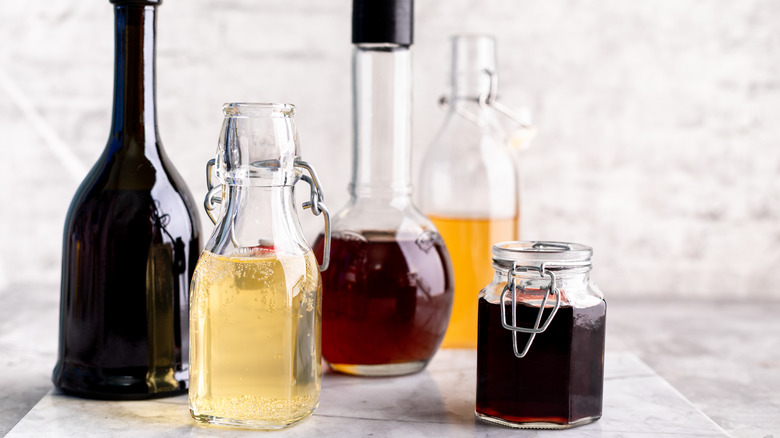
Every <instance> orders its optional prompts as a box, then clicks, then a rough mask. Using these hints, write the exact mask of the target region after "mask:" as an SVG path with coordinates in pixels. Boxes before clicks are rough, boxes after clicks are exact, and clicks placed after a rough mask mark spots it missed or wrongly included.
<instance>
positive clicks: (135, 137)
mask: <svg viewBox="0 0 780 438" xmlns="http://www.w3.org/2000/svg"><path fill="white" fill-rule="evenodd" d="M156 9H157V8H156V6H150V5H134V4H123V5H116V6H114V19H115V40H114V50H115V52H114V107H113V116H112V125H111V142H110V144H111V150H112V151H116V150H117V149H120V148H130V147H133V146H134V145H137V146H141V147H143V146H145V145H151V146H152V147H153V148H154V149H156V147H157V145H156V143H157V142H156V141H155V140H156V138H157V114H156V110H155V104H156V101H155V100H156V96H155V30H156V12H157V11H156Z"/></svg>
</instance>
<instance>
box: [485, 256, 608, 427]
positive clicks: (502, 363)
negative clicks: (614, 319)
mask: <svg viewBox="0 0 780 438" xmlns="http://www.w3.org/2000/svg"><path fill="white" fill-rule="evenodd" d="M591 255H592V250H591V248H590V247H587V246H585V245H580V244H574V243H563V242H502V243H498V244H496V245H494V246H493V268H494V269H495V275H494V278H493V281H492V282H491V283H490V284H488V285H487V286H486V287H485V288H483V289H482V290H481V291H480V293H479V299H478V313H479V323H478V325H479V329H478V330H479V333H478V347H477V382H478V383H477V401H476V409H475V412H476V415H477V417H478V418H479V419H480V420H483V421H486V422H489V423H495V424H500V425H502V426H508V427H515V428H533V429H565V428H569V427H573V426H579V425H582V424H587V423H590V422H593V421H596V420H598V419H599V418H600V417H601V408H602V398H603V382H604V340H605V318H606V302H605V301H604V297H603V294H602V293H601V291H600V290H599V288H598V287H597V286H596V285H595V284H594V283H593V282H592V281H591V279H590V269H591ZM542 376H544V377H545V378H542Z"/></svg>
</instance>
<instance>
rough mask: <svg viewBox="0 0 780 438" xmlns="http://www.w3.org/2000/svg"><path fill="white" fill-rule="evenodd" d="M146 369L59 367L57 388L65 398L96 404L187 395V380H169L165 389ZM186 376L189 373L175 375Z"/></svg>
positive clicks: (57, 368)
mask: <svg viewBox="0 0 780 438" xmlns="http://www.w3.org/2000/svg"><path fill="white" fill-rule="evenodd" d="M148 371H149V369H148V368H146V367H128V368H92V367H85V366H83V365H74V364H65V363H63V364H58V365H57V367H56V368H55V369H54V373H53V375H52V382H53V383H54V386H55V387H56V388H57V389H59V390H60V391H62V392H63V393H64V394H67V395H71V396H75V397H81V398H88V399H94V400H148V399H154V398H163V397H175V396H177V395H183V394H187V386H188V385H187V384H188V382H187V380H186V378H184V377H182V378H183V379H184V380H172V381H168V380H171V379H166V382H165V385H161V384H159V382H158V381H157V380H156V379H150V377H149V376H150V374H149V373H148ZM180 373H183V376H186V373H187V372H186V371H183V372H179V373H174V374H180Z"/></svg>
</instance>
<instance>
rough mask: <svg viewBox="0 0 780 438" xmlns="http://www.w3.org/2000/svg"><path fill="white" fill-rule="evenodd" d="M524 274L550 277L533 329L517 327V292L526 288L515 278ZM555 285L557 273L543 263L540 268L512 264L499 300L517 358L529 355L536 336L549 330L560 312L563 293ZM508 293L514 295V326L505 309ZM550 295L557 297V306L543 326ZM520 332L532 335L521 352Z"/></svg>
mask: <svg viewBox="0 0 780 438" xmlns="http://www.w3.org/2000/svg"><path fill="white" fill-rule="evenodd" d="M523 272H538V273H539V275H541V276H542V277H544V276H549V277H550V284H549V286H547V287H546V288H545V289H544V290H546V292H547V293H545V294H544V298H542V302H541V304H540V305H539V313H537V315H536V321H535V322H534V325H533V327H532V328H525V327H519V326H518V325H517V290H518V288H519V289H521V290H525V288H524V287H523V286H518V285H517V280H516V278H515V276H516V275H517V274H520V273H523ZM555 283H556V278H555V273H554V272H553V271H552V270H550V269H548V268H547V267H546V266H545V264H544V263H542V264H541V265H540V266H538V267H537V266H517V261H514V262H513V263H512V269H511V270H510V271H509V272H507V282H506V286H504V290H503V291H502V292H501V297H500V298H499V299H500V303H501V325H502V326H503V327H504V328H505V329H507V330H511V331H512V349H513V351H514V353H515V356H516V357H518V358H522V357H525V355H526V354H528V350H529V349H530V348H531V344H532V343H533V341H534V338H535V337H536V335H537V334H539V333H542V332H544V331H545V330H547V327H549V325H550V323H551V322H552V319H553V317H555V314H556V313H557V312H558V309H559V308H560V307H561V292H560V291H559V290H558V288H557V287H556V286H555ZM507 293H511V294H512V301H511V302H512V324H511V325H510V324H508V323H507V321H506V313H507V312H506V309H505V307H504V306H505V305H507V304H508V303H506V302H505V301H506V300H505V298H506V294H507ZM550 295H552V296H554V297H555V305H554V306H553V309H552V312H550V314H549V315H548V316H547V319H546V320H545V321H544V324H541V321H542V316H543V314H544V308H545V306H546V305H547V300H548V298H549V296H550ZM540 324H541V325H540ZM518 332H519V333H527V334H529V335H530V336H529V337H528V341H527V342H526V343H525V347H524V348H523V350H522V351H520V349H519V348H518V342H517V333H518Z"/></svg>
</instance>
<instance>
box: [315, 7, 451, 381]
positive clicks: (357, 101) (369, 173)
mask: <svg viewBox="0 0 780 438" xmlns="http://www.w3.org/2000/svg"><path fill="white" fill-rule="evenodd" d="M353 8H354V9H353V22H352V43H353V44H354V50H353V58H352V59H353V81H354V83H353V86H354V111H355V113H354V123H355V134H354V135H355V138H354V161H353V171H352V183H351V184H350V195H351V197H350V198H351V199H350V202H349V204H348V205H347V206H346V207H345V208H344V209H342V210H341V211H340V212H339V213H338V214H336V215H335V216H334V218H333V224H332V230H333V240H332V245H331V250H330V267H329V268H328V269H327V270H326V271H324V272H323V273H322V282H323V283H322V285H323V286H322V296H323V299H322V356H323V358H324V359H325V361H326V362H327V363H328V365H329V366H330V367H331V368H332V369H334V370H336V371H339V372H343V373H348V374H356V375H364V376H391V375H401V374H410V373H415V372H418V371H420V370H422V369H423V368H425V366H426V365H427V364H428V361H430V359H431V358H432V357H433V355H434V354H435V353H436V350H437V349H438V348H439V345H440V344H441V340H442V338H443V337H444V332H445V331H446V329H447V323H448V322H449V317H450V311H451V310H452V299H453V288H454V285H453V278H452V264H451V262H450V257H449V254H448V252H447V249H446V248H445V246H444V243H443V242H442V239H441V236H439V233H438V231H437V230H436V227H434V225H433V223H431V221H430V220H428V218H427V217H425V215H423V214H422V213H421V212H420V211H419V210H418V209H417V207H416V206H415V205H414V204H413V203H412V200H411V192H412V190H411V184H410V178H409V172H410V168H411V162H410V152H411V129H410V125H411V123H410V122H411V53H410V47H411V45H412V9H413V8H412V1H411V0H382V1H377V0H355V1H354V5H353ZM323 246H324V245H323V239H322V237H320V239H318V241H317V242H316V243H315V244H314V246H313V248H314V252H315V254H317V255H318V256H319V257H322V254H323V250H324V248H323Z"/></svg>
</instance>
